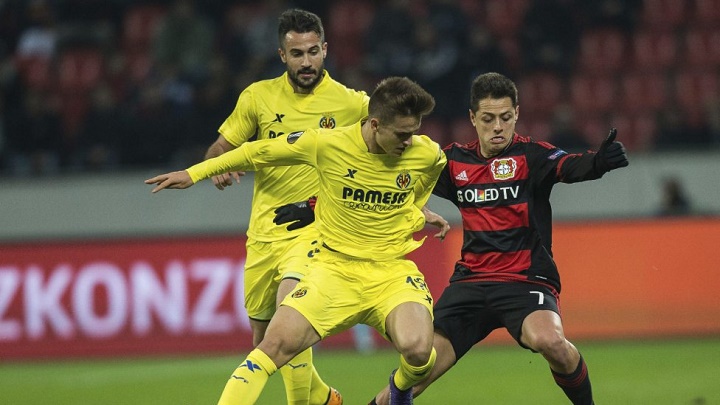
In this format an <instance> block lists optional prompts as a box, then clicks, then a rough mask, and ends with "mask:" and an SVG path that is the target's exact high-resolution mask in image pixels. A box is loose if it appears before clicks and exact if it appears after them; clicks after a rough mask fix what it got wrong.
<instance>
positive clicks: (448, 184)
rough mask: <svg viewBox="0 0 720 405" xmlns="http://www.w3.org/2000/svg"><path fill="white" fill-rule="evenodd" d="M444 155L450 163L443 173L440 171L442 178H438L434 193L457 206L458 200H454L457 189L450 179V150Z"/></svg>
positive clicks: (446, 150) (445, 151)
mask: <svg viewBox="0 0 720 405" xmlns="http://www.w3.org/2000/svg"><path fill="white" fill-rule="evenodd" d="M443 153H444V154H445V157H446V159H447V160H448V163H447V164H446V165H445V166H444V167H443V169H442V171H440V176H439V177H438V181H437V183H436V184H435V187H434V188H433V191H432V193H433V194H435V195H436V196H438V197H440V198H444V199H446V200H448V201H451V202H453V203H454V204H456V203H457V199H455V198H453V196H454V195H455V193H456V191H457V188H456V187H455V183H453V181H452V178H451V177H450V163H449V162H450V159H449V158H448V153H449V149H447V148H446V149H445V150H444V151H443Z"/></svg>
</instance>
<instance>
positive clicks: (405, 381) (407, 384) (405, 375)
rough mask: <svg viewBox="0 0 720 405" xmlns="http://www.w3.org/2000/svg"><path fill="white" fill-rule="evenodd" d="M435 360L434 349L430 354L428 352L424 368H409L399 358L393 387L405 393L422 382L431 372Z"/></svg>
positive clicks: (409, 366) (401, 358) (403, 360)
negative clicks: (398, 366) (428, 355)
mask: <svg viewBox="0 0 720 405" xmlns="http://www.w3.org/2000/svg"><path fill="white" fill-rule="evenodd" d="M436 358H437V352H436V351H435V348H434V347H433V349H432V352H430V359H429V360H428V362H427V364H425V365H424V366H420V367H415V366H411V365H410V364H408V363H407V362H406V361H405V358H403V356H400V368H398V371H397V372H396V373H395V386H396V387H398V388H399V389H401V390H403V391H405V390H407V389H408V388H411V387H412V386H413V385H415V384H417V383H419V382H420V381H422V380H424V379H425V378H426V377H427V376H428V374H430V370H432V368H433V366H434V365H435V359H436Z"/></svg>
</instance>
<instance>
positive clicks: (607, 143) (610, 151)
mask: <svg viewBox="0 0 720 405" xmlns="http://www.w3.org/2000/svg"><path fill="white" fill-rule="evenodd" d="M616 137H617V129H615V128H613V129H611V130H610V134H609V135H608V136H607V138H605V140H604V141H603V143H602V145H600V149H598V151H597V153H596V154H595V169H596V170H598V171H599V172H601V173H605V172H609V171H610V170H615V169H619V168H621V167H625V166H627V165H628V164H630V163H629V162H628V158H627V153H625V147H624V146H623V144H622V143H621V142H618V141H616V140H615V138H616Z"/></svg>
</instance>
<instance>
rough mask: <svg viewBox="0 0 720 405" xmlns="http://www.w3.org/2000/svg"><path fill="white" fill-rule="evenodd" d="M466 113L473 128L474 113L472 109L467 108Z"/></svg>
mask: <svg viewBox="0 0 720 405" xmlns="http://www.w3.org/2000/svg"><path fill="white" fill-rule="evenodd" d="M468 113H469V114H470V123H471V124H472V126H475V112H474V111H473V110H472V108H468Z"/></svg>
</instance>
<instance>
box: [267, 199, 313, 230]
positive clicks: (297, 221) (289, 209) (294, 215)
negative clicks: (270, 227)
mask: <svg viewBox="0 0 720 405" xmlns="http://www.w3.org/2000/svg"><path fill="white" fill-rule="evenodd" d="M311 201H312V199H311V200H309V201H301V202H296V203H292V204H286V205H283V206H282V207H280V208H278V209H276V210H275V218H273V222H274V223H275V225H282V224H285V223H288V222H290V225H288V226H287V230H288V231H293V230H295V229H300V228H304V227H306V226H308V225H310V224H311V223H313V221H315V211H314V210H313V205H314V204H312V203H311Z"/></svg>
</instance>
